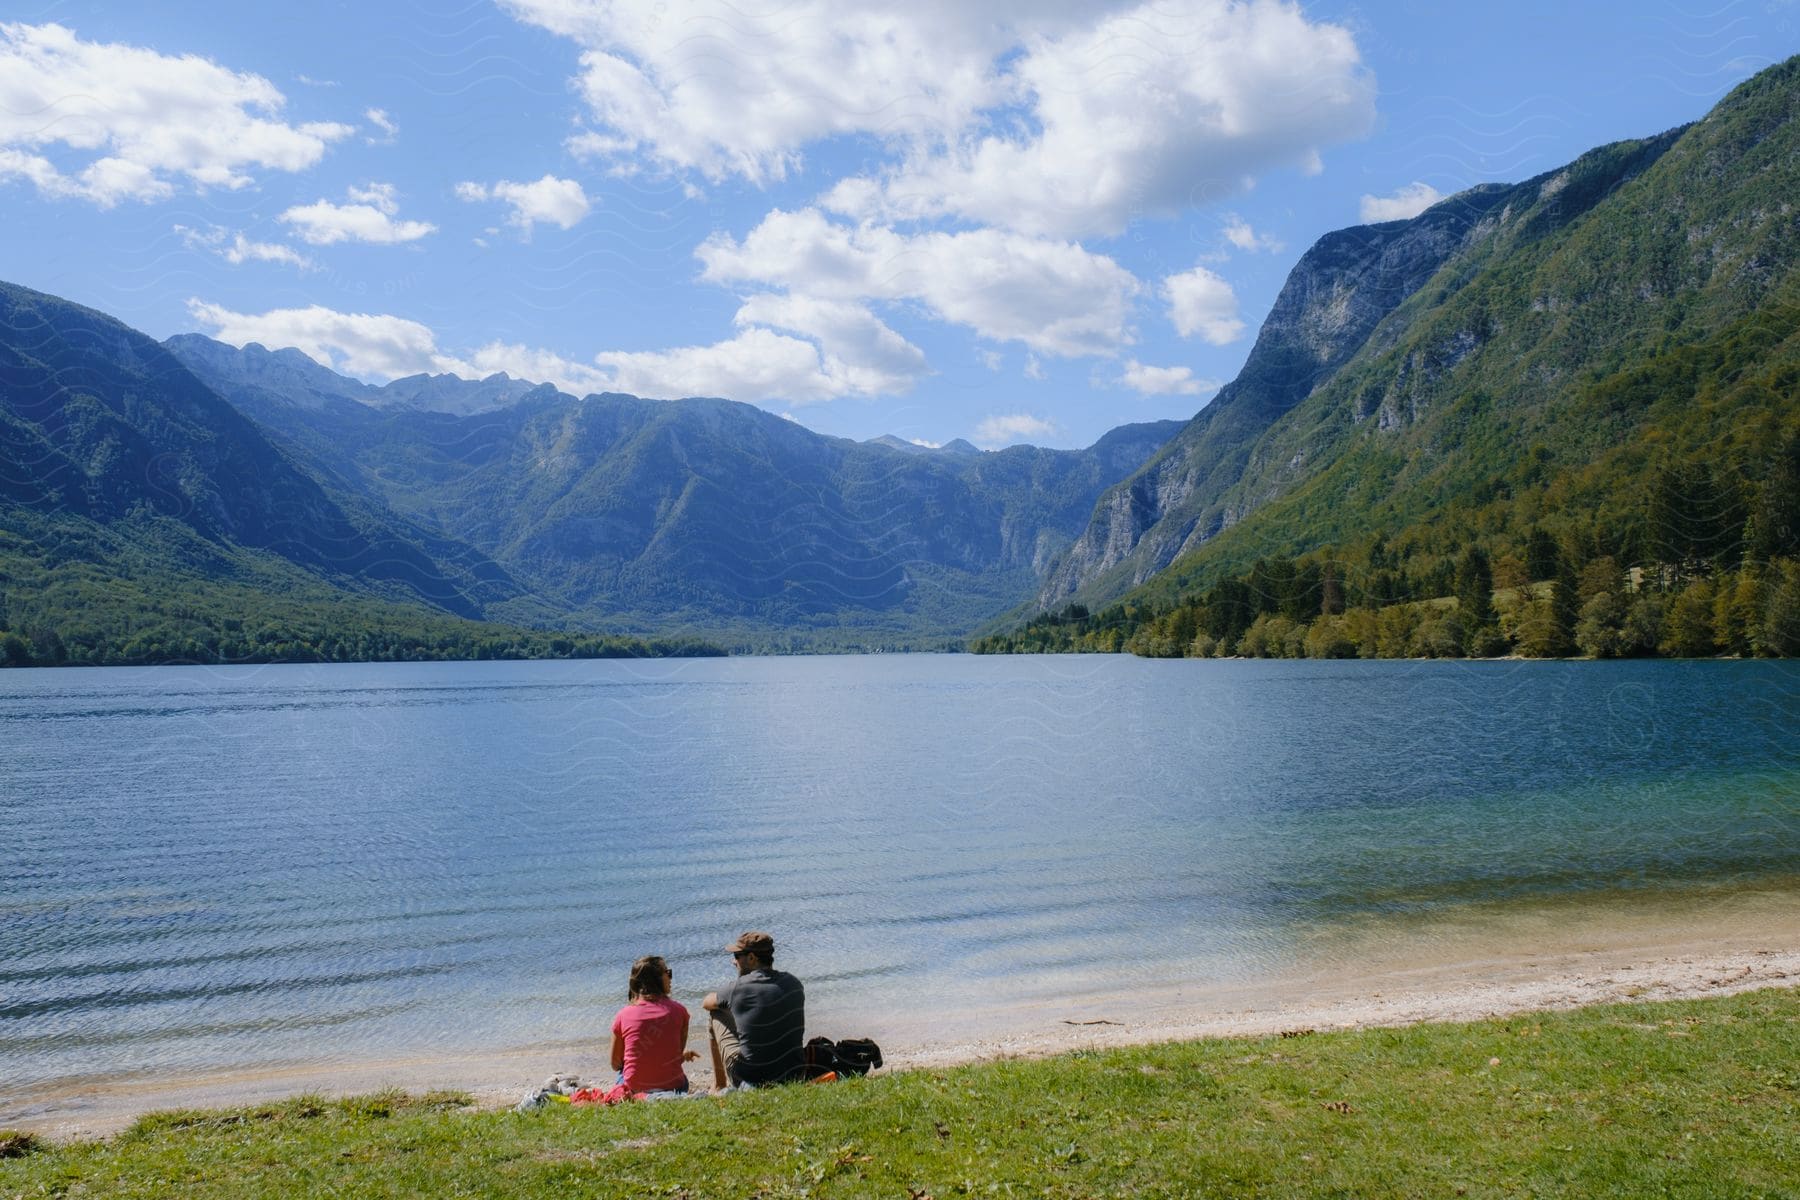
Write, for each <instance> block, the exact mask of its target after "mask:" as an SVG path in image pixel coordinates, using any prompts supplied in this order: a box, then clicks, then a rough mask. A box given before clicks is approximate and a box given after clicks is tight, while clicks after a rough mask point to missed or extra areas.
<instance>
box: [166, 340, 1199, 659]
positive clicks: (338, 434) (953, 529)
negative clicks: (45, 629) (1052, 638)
mask: <svg viewBox="0 0 1800 1200" xmlns="http://www.w3.org/2000/svg"><path fill="white" fill-rule="evenodd" d="M204 341H205V339H199V340H196V339H195V338H194V337H193V336H191V335H190V336H187V337H183V338H179V339H172V340H171V341H170V343H169V348H170V350H171V352H173V353H175V354H176V355H178V356H180V357H182V358H183V359H184V360H185V361H187V362H188V363H189V364H190V365H191V366H192V367H193V368H194V370H195V371H197V372H198V373H199V374H200V375H202V376H203V377H204V378H206V380H207V381H208V383H209V384H210V385H211V386H213V387H214V388H216V389H217V390H218V392H219V393H220V394H221V395H223V396H225V397H227V398H228V399H230V400H231V401H232V402H233V403H236V404H238V405H239V406H241V407H242V408H243V409H244V411H245V412H246V413H248V414H250V415H251V416H253V417H254V418H255V419H256V420H257V421H258V422H260V423H261V424H263V425H264V426H265V427H266V428H267V429H268V430H269V431H270V432H271V434H272V435H273V436H274V437H275V438H276V439H277V440H278V441H279V442H280V444H281V445H282V446H283V447H284V448H285V449H287V450H288V451H289V452H290V453H291V454H293V455H294V456H295V457H296V459H297V460H298V461H301V462H304V463H306V464H307V465H308V467H309V469H310V470H311V471H312V472H313V473H314V474H315V475H316V476H318V477H319V478H321V479H328V480H331V481H332V482H333V483H335V484H336V485H338V486H341V487H343V488H345V489H350V490H354V491H355V492H357V493H358V494H360V495H361V496H363V497H364V498H365V499H366V500H367V501H368V502H369V503H371V504H376V505H380V506H383V507H385V508H387V509H388V510H389V511H391V512H393V513H395V514H397V515H399V516H400V517H402V518H404V519H406V520H408V521H410V522H413V523H415V524H417V525H419V526H420V527H423V528H429V529H433V530H436V531H439V532H440V533H441V534H442V535H443V536H445V537H447V538H451V539H454V540H456V541H458V542H460V543H463V544H466V545H467V546H469V547H471V548H472V549H473V550H475V551H476V552H479V553H481V554H483V555H486V556H489V557H491V558H492V559H493V560H494V561H495V562H497V563H499V564H500V565H501V566H502V567H503V568H504V569H505V570H506V571H507V572H508V573H509V574H510V575H511V576H512V577H514V578H517V579H518V580H520V581H521V582H522V583H524V584H525V585H526V586H527V588H528V589H529V591H530V598H529V601H528V603H530V604H532V605H539V606H541V605H549V606H552V607H554V608H556V609H558V610H561V611H563V612H565V613H567V614H570V619H574V620H578V621H581V622H585V623H600V622H605V623H606V625H607V627H608V628H623V629H630V630H635V631H642V632H661V631H668V630H671V629H677V628H679V629H682V630H687V631H701V632H705V633H709V634H713V635H717V636H725V637H733V638H739V639H751V640H754V639H758V638H768V637H777V636H781V635H787V634H795V635H800V636H807V637H817V636H819V635H822V634H823V635H829V636H831V637H832V638H834V639H836V641H834V643H833V644H838V643H839V642H845V641H846V640H847V641H849V642H854V641H855V640H856V639H857V638H860V637H862V636H863V635H865V634H866V635H868V636H870V637H874V638H876V639H877V640H882V639H885V641H884V642H883V644H892V643H893V641H894V639H900V640H902V641H906V642H909V643H910V642H917V641H919V640H926V641H932V640H936V641H939V642H941V640H942V639H943V638H946V637H957V636H961V635H965V634H966V633H968V632H969V631H970V630H972V629H974V628H975V627H976V626H978V625H980V624H981V623H983V622H985V621H987V620H990V619H992V618H993V617H995V616H997V615H998V614H1000V613H1002V612H1004V611H1006V610H1008V609H1010V608H1012V607H1014V606H1015V605H1017V604H1018V603H1019V602H1021V601H1022V600H1024V599H1025V598H1027V597H1029V596H1030V595H1032V594H1033V592H1034V591H1035V590H1036V587H1037V585H1038V582H1039V580H1040V578H1041V575H1042V572H1043V570H1044V569H1045V567H1046V566H1047V565H1048V564H1049V563H1050V562H1051V561H1052V560H1053V559H1054V558H1055V557H1056V556H1057V554H1059V553H1060V552H1061V551H1062V550H1063V549H1064V548H1065V547H1066V546H1067V545H1068V543H1069V541H1070V540H1071V539H1072V538H1073V536H1074V535H1075V533H1076V532H1077V531H1078V530H1079V529H1080V527H1081V524H1082V522H1083V521H1084V520H1085V519H1086V517H1087V514H1088V513H1089V512H1091V511H1092V509H1093V505H1094V502H1095V499H1096V498H1097V497H1098V496H1099V494H1100V493H1101V491H1103V490H1104V489H1105V488H1106V487H1107V486H1109V485H1110V484H1112V483H1113V482H1115V481H1116V480H1118V479H1119V478H1121V477H1122V476H1124V475H1125V474H1127V473H1129V472H1130V471H1132V470H1134V469H1135V468H1136V467H1137V466H1138V465H1139V464H1140V463H1141V462H1143V461H1144V459H1145V458H1147V457H1149V456H1150V455H1151V454H1152V453H1154V452H1155V450H1156V449H1157V448H1158V447H1159V446H1160V445H1161V444H1162V442H1163V441H1164V440H1166V439H1167V438H1168V437H1169V436H1170V435H1171V434H1172V433H1174V432H1175V430H1176V429H1177V428H1178V427H1179V424H1178V423H1176V422H1158V423H1150V424H1144V425H1131V426H1125V427H1123V428H1121V429H1117V430H1114V431H1112V432H1111V433H1109V434H1107V435H1106V436H1105V437H1104V438H1102V439H1101V440H1100V441H1099V442H1097V443H1096V444H1095V445H1094V446H1092V447H1089V448H1088V449H1086V450H1045V449H1039V448H1036V447H1030V446H1015V447H1011V448H1009V449H1006V450H1002V451H997V452H993V453H983V452H981V451H979V450H976V449H975V448H974V447H972V446H969V445H968V444H967V443H966V442H965V443H961V444H957V443H952V444H951V445H950V446H947V447H943V448H938V449H928V448H925V447H920V446H916V445H913V444H912V443H902V444H901V445H900V446H895V445H893V444H892V442H893V441H898V439H875V440H873V441H870V442H861V443H859V442H854V441H849V440H846V439H842V438H831V437H824V436H821V435H819V434H816V433H813V432H812V431H810V430H808V429H806V428H805V427H804V426H801V425H798V424H796V423H794V422H792V421H788V420H785V419H783V418H781V417H777V416H775V415H773V414H770V413H768V412H765V411H763V410H761V409H758V408H755V407H753V406H750V405H746V404H737V403H733V402H731V401H726V400H717V399H688V400H679V401H656V400H643V399H639V398H637V397H633V396H624V395H591V396H587V397H585V398H582V399H576V398H575V397H572V396H568V395H565V394H563V393H559V392H557V391H556V390H555V389H554V388H551V387H549V386H540V387H537V388H534V389H532V390H530V391H528V392H526V393H524V394H522V395H520V396H518V397H517V398H515V399H514V400H513V401H512V402H511V403H510V404H508V405H506V406H504V407H499V408H494V409H491V410H489V411H485V412H480V413H475V414H472V415H468V416H456V415H453V414H449V413H444V412H436V411H422V410H416V409H410V408H404V407H397V406H387V407H381V408H377V407H372V406H371V405H370V404H369V403H366V402H362V401H356V402H348V403H345V402H336V401H334V402H330V403H319V402H317V397H318V396H319V395H320V394H321V393H322V392H327V391H329V390H330V389H329V388H326V387H323V386H321V385H320V384H319V382H318V381H317V380H316V379H309V380H307V381H306V382H305V386H304V389H303V390H302V391H301V392H300V393H298V394H296V395H293V396H291V397H284V396H283V395H282V394H281V393H280V390H279V389H272V388H270V387H269V386H268V380H267V377H266V373H263V372H253V371H252V370H250V369H249V368H250V367H252V366H254V364H255V356H248V357H245V358H242V359H234V358H233V357H232V354H231V353H230V352H229V348H225V350H223V351H221V350H220V349H218V348H216V347H215V346H207V345H204V344H202V343H203V342H204ZM264 353H266V352H264ZM321 369H322V368H321ZM388 386H389V388H390V389H391V388H393V387H395V386H396V385H393V384H390V385H388ZM491 611H492V612H493V613H494V614H496V615H500V616H505V617H515V618H517V619H530V618H531V614H530V613H527V612H524V611H522V610H521V609H520V605H518V604H501V605H499V606H497V607H496V608H494V609H493V610H491ZM781 644H785V643H781Z"/></svg>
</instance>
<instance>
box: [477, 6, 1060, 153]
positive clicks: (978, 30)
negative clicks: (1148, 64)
mask: <svg viewBox="0 0 1800 1200" xmlns="http://www.w3.org/2000/svg"><path fill="white" fill-rule="evenodd" d="M503 2H504V3H505V6H506V7H507V8H509V9H510V10H511V11H512V12H513V13H514V14H516V15H517V16H518V17H519V18H520V19H521V20H524V21H528V22H530V23H532V24H534V25H539V26H541V27H543V28H545V29H548V30H550V31H552V32H553V33H557V34H560V35H562V36H564V37H568V38H571V39H572V40H574V41H575V42H576V44H577V45H579V46H580V47H581V48H582V50H583V53H582V55H581V70H582V74H581V77H580V79H579V82H578V89H579V91H580V93H581V95H582V97H583V98H584V100H585V101H586V103H587V106H588V110H589V113H590V115H591V116H592V118H593V120H594V122H595V123H596V124H597V125H598V126H600V128H601V130H602V131H603V132H589V133H587V134H583V135H578V136H577V138H575V139H572V141H571V148H572V149H576V150H577V151H578V152H585V153H591V154H602V155H608V156H616V155H620V154H629V153H634V152H635V153H640V154H641V155H642V156H643V157H644V158H645V159H647V160H649V161H650V162H653V163H655V164H657V165H659V166H661V167H665V168H673V169H676V170H680V171H694V172H697V173H699V174H700V175H703V176H705V177H706V178H708V179H712V180H715V181H716V180H720V179H723V178H725V177H727V176H730V175H738V176H742V177H744V178H746V179H749V180H751V181H752V182H755V183H766V182H769V181H771V180H777V179H781V178H784V177H785V176H786V175H787V174H788V173H789V172H790V171H791V170H793V169H794V168H795V167H797V166H798V165H799V162H800V151H801V149H802V147H804V146H805V145H807V144H808V143H810V142H813V141H816V140H819V139H822V138H829V137H833V136H836V135H840V134H858V133H868V134H874V135H876V136H878V137H884V138H886V137H926V136H933V137H935V136H942V135H943V134H945V133H948V132H951V131H954V130H957V129H960V128H962V127H963V126H964V125H966V124H967V123H968V122H969V121H970V120H971V118H972V117H973V116H974V115H975V113H976V112H977V111H979V110H980V109H981V108H984V107H986V106H989V105H992V104H995V103H997V102H999V101H1000V100H1002V99H1004V97H1005V95H1006V93H1007V84H1006V81H1005V80H1004V78H1003V76H1002V73H1001V71H1000V70H999V69H998V68H997V66H996V59H997V57H998V56H999V55H1001V54H1003V53H1004V52H1006V51H1007V50H1008V49H1009V48H1011V47H1013V46H1016V45H1017V44H1019V40H1020V38H1021V37H1022V36H1023V35H1024V32H1025V31H1026V30H1034V31H1035V30H1050V29H1056V28H1060V27H1062V26H1064V25H1066V23H1067V20H1068V18H1067V15H1066V13H1067V12H1068V11H1069V10H1074V9H1079V8H1082V7H1092V5H1091V4H1082V3H1079V2H1074V3H1072V2H1070V0H1052V2H1050V3H1035V4H1034V3H1030V2H1028V0H1007V2H1005V3H1001V2H998V0H993V2H990V3H986V4H979V5H975V4H959V3H947V2H944V0H928V2H926V3H899V2H897V0H872V2H871V3H865V4H856V5H846V4H837V3H833V2H832V0H793V2H791V3H784V4H781V5H778V6H773V7H764V8H761V9H757V8H753V7H746V6H744V5H741V4H733V3H731V0H607V2H595V0H503Z"/></svg>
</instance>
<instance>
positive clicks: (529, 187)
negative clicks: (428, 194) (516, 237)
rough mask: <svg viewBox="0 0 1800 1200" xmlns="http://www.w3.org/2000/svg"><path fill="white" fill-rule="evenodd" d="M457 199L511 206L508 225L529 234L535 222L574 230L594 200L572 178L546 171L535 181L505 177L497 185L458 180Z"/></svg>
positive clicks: (507, 219)
mask: <svg viewBox="0 0 1800 1200" xmlns="http://www.w3.org/2000/svg"><path fill="white" fill-rule="evenodd" d="M456 198H457V199H458V200H466V201H469V202H471V203H474V202H479V201H483V200H499V201H502V202H503V203H505V204H506V205H507V206H508V207H510V208H511V209H512V213H511V214H510V215H509V216H508V217H507V218H506V221H507V224H509V225H512V226H514V227H515V228H517V229H518V230H520V232H522V233H524V234H526V235H529V234H530V233H531V227H532V226H533V225H534V224H539V223H542V224H545V225H555V226H557V227H558V228H559V229H573V228H574V227H575V225H576V224H577V223H579V222H580V220H581V219H582V218H583V217H585V216H587V215H588V212H589V210H590V209H591V208H592V202H591V201H590V200H589V199H588V197H587V193H586V192H584V191H582V190H581V185H580V184H579V183H577V182H576V181H575V180H573V179H558V178H557V177H556V176H554V175H551V174H548V173H546V174H545V175H544V177H543V178H542V179H539V180H537V181H535V182H533V183H514V182H512V181H511V180H507V179H502V180H501V181H500V182H498V183H495V184H484V183H459V184H457V185H456Z"/></svg>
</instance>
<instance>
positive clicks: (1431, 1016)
mask: <svg viewBox="0 0 1800 1200" xmlns="http://www.w3.org/2000/svg"><path fill="white" fill-rule="evenodd" d="M1795 932H1796V931H1795V930H1794V929H1785V930H1782V931H1780V932H1777V931H1775V930H1763V931H1759V933H1758V934H1755V935H1749V934H1743V933H1740V934H1739V935H1738V936H1736V937H1733V938H1732V939H1730V940H1731V941H1732V942H1733V943H1735V944H1731V945H1722V944H1721V940H1720V938H1718V937H1716V936H1715V937H1703V938H1692V937H1690V938H1683V939H1681V940H1680V941H1676V942H1670V943H1668V944H1666V945H1663V946H1661V947H1659V948H1656V949H1655V950H1654V951H1652V952H1649V953H1646V948H1645V947H1642V946H1630V947H1619V946H1600V947H1591V948H1587V949H1579V950H1574V951H1565V952H1559V953H1553V954H1538V955H1530V956H1528V957H1526V958H1521V957H1519V956H1517V955H1514V954H1501V955H1495V956H1489V957H1487V958H1484V959H1481V960H1474V961H1463V962H1460V963H1448V962H1443V963H1426V964H1424V965H1413V966H1390V967H1389V968H1388V969H1386V970H1381V971H1376V972H1372V973H1364V974H1359V975H1358V976H1356V977H1355V978H1351V979H1342V978H1340V979H1336V980H1332V979H1327V978H1324V977H1320V976H1315V977H1313V978H1312V979H1311V980H1302V979H1294V980H1291V981H1286V982H1284V983H1283V984H1282V985H1281V986H1280V988H1279V989H1276V990H1279V991H1280V992H1282V993H1285V994H1286V996H1287V999H1285V1000H1284V999H1281V998H1279V997H1278V996H1275V995H1274V994H1273V991H1272V989H1271V987H1270V986H1269V985H1256V986H1254V987H1243V988H1236V989H1217V990H1213V991H1211V992H1209V993H1208V995H1207V997H1206V999H1205V1000H1204V1001H1202V1002H1201V1003H1199V1004H1196V1003H1195V999H1196V998H1195V997H1187V998H1185V999H1184V998H1183V997H1182V994H1181V993H1180V992H1179V991H1177V992H1174V993H1172V994H1167V995H1163V996H1160V997H1154V998H1152V999H1151V1002H1149V1003H1146V1004H1141V1005H1140V1007H1139V1008H1138V1010H1137V1011H1136V1012H1131V1011H1130V1010H1128V1009H1125V1008H1121V1007H1120V1005H1119V1004H1118V1003H1117V1001H1119V1000H1123V999H1126V997H1113V998H1100V999H1095V998H1084V999H1082V1000H1080V1001H1078V1002H1070V1003H1064V1004H1052V1003H1039V1004H1033V1005H1030V1006H1028V1009H1027V1010H1026V1011H1023V1012H1021V1011H1016V1010H1015V1011H1013V1012H1012V1013H1011V1014H1010V1017H1011V1019H1009V1020H1008V1022H1007V1024H1008V1025H1010V1026H1011V1028H1010V1029H1008V1030H1006V1031H1000V1030H994V1031H991V1032H990V1033H988V1034H987V1035H978V1036H961V1037H953V1038H940V1039H935V1040H932V1039H924V1040H919V1041H916V1042H908V1043H902V1044H894V1045H885V1044H884V1046H883V1049H884V1051H885V1052H886V1059H887V1064H886V1068H885V1069H886V1070H890V1071H908V1070H931V1069H941V1068H945V1067H951V1066H957V1065H962V1064H969V1063H981V1062H991V1061H996V1060H1001V1059H1017V1058H1042V1057H1047V1056H1052V1055H1056V1054H1063V1053H1068V1052H1070V1051H1074V1050H1081V1049H1101V1048H1108V1047H1115V1046H1126V1045H1140V1044H1145V1043H1152V1042H1167V1041H1195V1040H1203V1039H1213V1038H1247V1037H1267V1036H1271V1035H1274V1034H1278V1033H1290V1032H1300V1031H1318V1032H1326V1031H1332V1030H1347V1029H1367V1028H1380V1027H1390V1026H1398V1025H1414V1024H1429V1023H1445V1022H1463V1021H1480V1020H1484V1019H1487V1018H1491V1017H1504V1016H1510V1015H1515V1014H1519V1013H1527V1012H1537V1011H1550V1010H1563V1009H1571V1008H1581V1007H1587V1006H1591V1005H1600V1004H1611V1003H1621V1002H1633V1001H1641V1002H1651V1001H1659V1000H1677V999H1699V998H1704V997H1714V996H1729V995H1734V994H1736V993H1739V992H1745V991H1753V990H1757V989H1762V988H1769V987H1796V986H1800V938H1796V937H1795V936H1794V935H1795ZM1136 999H1139V1000H1141V999H1143V998H1142V997H1137V998H1136ZM1019 1018H1025V1020H1023V1021H1021V1020H1019ZM603 1053H604V1052H603V1050H602V1049H601V1048H599V1047H597V1046H596V1045H595V1044H594V1042H593V1041H592V1040H591V1039H587V1040H583V1041H580V1042H568V1043H557V1044H552V1045H539V1046H532V1047H525V1048H520V1049H516V1050H509V1051H499V1052H488V1053H479V1054H472V1055H462V1056H457V1055H433V1056H429V1057H414V1058H408V1059H397V1060H391V1061H383V1062H362V1063H345V1064H328V1063H327V1064H318V1063H314V1064H303V1065H293V1066H284V1067H265V1068H256V1069H251V1070H245V1071H236V1072H212V1073H206V1074H195V1075H189V1076H162V1077H155V1078H145V1079H138V1080H132V1079H124V1080H112V1081H110V1082H107V1083H94V1084H88V1085H81V1086H70V1085H68V1084H61V1085H50V1086H46V1087H43V1088H40V1089H37V1090H35V1091H32V1090H27V1091H25V1092H24V1093H23V1094H21V1095H20V1096H18V1097H16V1098H13V1097H8V1098H7V1100H6V1102H5V1105H4V1109H0V1111H3V1112H5V1113H6V1114H8V1115H5V1116H0V1126H3V1127H5V1128H9V1129H16V1130H20V1131H24V1132H29V1133H34V1134H37V1135H39V1136H41V1137H46V1138H49V1139H51V1140H54V1141H75V1140H85V1139H92V1138H105V1137H110V1136H113V1135H115V1134H117V1133H119V1132H121V1131H123V1130H124V1129H125V1128H127V1127H128V1126H129V1125H130V1124H131V1123H132V1122H133V1121H135V1120H136V1119H137V1118H138V1117H140V1116H142V1115H144V1114H145V1113H148V1112H154V1111H159V1110H165V1109H172V1108H184V1109H185V1108H201V1109H218V1108H234V1107H244V1106H253V1105H257V1104H263V1103H270V1102H274V1101H277V1100H281V1099H285V1098H288V1097H291V1096H295V1095H300V1094H306V1093H318V1094H323V1095H327V1096H341V1095H354V1094H358V1093H368V1092H374V1091H381V1090H385V1089H390V1088H398V1089H402V1090H407V1091H412V1092H423V1091H427V1090H431V1089H434V1088H441V1089H454V1090H460V1091H465V1092H468V1093H469V1094H471V1095H472V1096H473V1097H474V1099H475V1107H476V1108H478V1109H483V1110H497V1109H503V1108H506V1107H510V1106H511V1105H512V1104H514V1103H516V1102H517V1101H518V1100H519V1098H520V1097H521V1096H523V1095H524V1094H525V1093H526V1092H528V1091H529V1090H530V1089H531V1088H532V1087H535V1086H536V1085H537V1083H538V1082H539V1081H540V1080H541V1079H543V1078H544V1077H545V1076H547V1075H549V1074H552V1073H555V1072H558V1071H564V1070H568V1069H570V1068H575V1069H578V1070H580V1071H581V1072H582V1073H583V1074H590V1073H591V1074H594V1075H596V1076H598V1074H599V1069H598V1067H593V1066H589V1065H588V1064H590V1063H595V1064H597V1063H599V1060H600V1058H601V1056H602V1054H603ZM600 1065H601V1066H603V1065H604V1064H600Z"/></svg>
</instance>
